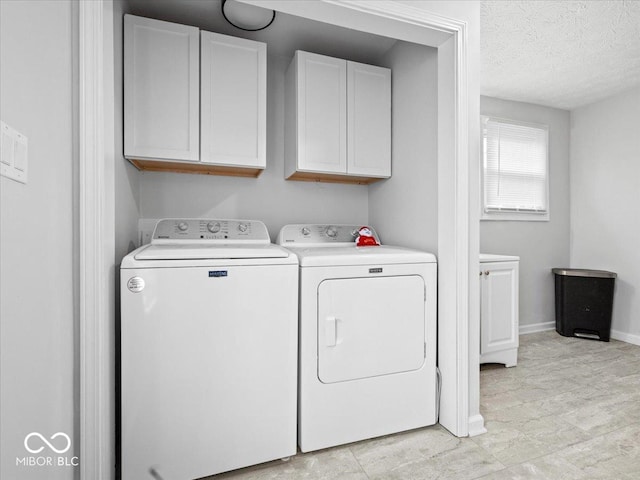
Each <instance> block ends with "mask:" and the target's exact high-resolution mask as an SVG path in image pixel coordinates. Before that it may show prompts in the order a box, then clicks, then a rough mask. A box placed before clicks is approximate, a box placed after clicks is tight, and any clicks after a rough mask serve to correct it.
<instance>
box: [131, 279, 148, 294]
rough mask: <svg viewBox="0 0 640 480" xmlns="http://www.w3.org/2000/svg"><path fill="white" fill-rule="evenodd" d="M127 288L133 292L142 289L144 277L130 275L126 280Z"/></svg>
mask: <svg viewBox="0 0 640 480" xmlns="http://www.w3.org/2000/svg"><path fill="white" fill-rule="evenodd" d="M127 288H128V289H129V290H130V291H132V292H133V293H139V292H141V291H142V290H144V279H143V278H142V277H131V278H130V279H129V281H128V282H127Z"/></svg>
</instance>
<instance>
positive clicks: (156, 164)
mask: <svg viewBox="0 0 640 480" xmlns="http://www.w3.org/2000/svg"><path fill="white" fill-rule="evenodd" d="M128 160H129V161H130V162H131V163H132V164H133V165H134V166H135V167H136V168H137V169H138V170H143V171H147V172H173V173H196V174H200V175H226V176H230V177H250V178H256V177H258V176H259V175H260V174H261V173H262V171H263V169H262V168H246V167H229V166H224V165H212V164H208V163H186V162H184V163H183V162H167V161H164V160H142V159H139V158H129V159H128Z"/></svg>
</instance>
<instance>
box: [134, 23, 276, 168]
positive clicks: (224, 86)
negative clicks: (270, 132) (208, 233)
mask: <svg viewBox="0 0 640 480" xmlns="http://www.w3.org/2000/svg"><path fill="white" fill-rule="evenodd" d="M124 24H125V42H124V44H125V45H124V57H125V66H124V95H125V99H124V103H125V142H124V156H125V158H127V159H128V160H129V161H130V162H131V163H133V164H134V165H135V166H136V167H138V168H139V169H140V170H151V171H172V172H180V173H206V174H216V175H233V176H246V177H257V176H258V175H259V174H260V173H261V172H262V171H263V170H264V168H265V167H266V130H267V128H266V111H267V46H266V44H264V43H262V42H256V41H253V40H246V39H243V38H237V37H231V36H228V35H221V34H217V33H211V32H205V31H200V30H199V29H198V28H196V27H189V26H186V25H179V24H175V23H169V22H163V21H159V20H152V19H149V18H144V17H137V16H134V15H125V20H124Z"/></svg>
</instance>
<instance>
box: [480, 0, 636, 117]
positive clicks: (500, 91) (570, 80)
mask: <svg viewBox="0 0 640 480" xmlns="http://www.w3.org/2000/svg"><path fill="white" fill-rule="evenodd" d="M481 38H482V40H481V51H482V65H481V93H482V95H487V96H491V97H498V98H503V99H508V100H517V101H521V102H529V103H535V104H539V105H547V106H551V107H556V108H562V109H567V110H571V109H573V108H576V107H579V106H582V105H587V104H589V103H593V102H596V101H598V100H601V99H603V98H606V97H608V96H611V95H614V94H616V93H618V92H622V91H624V90H627V89H629V88H631V87H633V86H635V85H640V1H639V0H587V1H574V0H555V1H543V0H530V1H506V0H482V1H481Z"/></svg>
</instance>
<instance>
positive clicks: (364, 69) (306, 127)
mask: <svg viewBox="0 0 640 480" xmlns="http://www.w3.org/2000/svg"><path fill="white" fill-rule="evenodd" d="M285 90H286V97H285V177H286V178H287V179H290V180H310V181H326V182H340V183H364V184H368V183H372V182H374V181H377V180H381V179H383V178H389V177H390V176H391V70H390V69H388V68H383V67H377V66H373V65H366V64H362V63H356V62H351V61H347V60H343V59H340V58H333V57H328V56H326V55H318V54H315V53H309V52H303V51H297V52H296V53H295V56H294V58H293V61H292V62H291V64H290V66H289V69H288V70H287V74H286V79H285Z"/></svg>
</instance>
